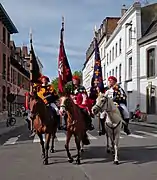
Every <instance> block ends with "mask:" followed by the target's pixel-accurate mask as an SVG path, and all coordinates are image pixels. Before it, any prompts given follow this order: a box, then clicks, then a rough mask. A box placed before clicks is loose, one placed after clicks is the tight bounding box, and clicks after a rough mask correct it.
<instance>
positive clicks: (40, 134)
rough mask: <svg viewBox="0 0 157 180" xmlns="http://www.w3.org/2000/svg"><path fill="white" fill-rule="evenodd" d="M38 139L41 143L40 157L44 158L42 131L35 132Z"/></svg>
mask: <svg viewBox="0 0 157 180" xmlns="http://www.w3.org/2000/svg"><path fill="white" fill-rule="evenodd" d="M37 134H38V136H39V139H40V144H41V148H42V155H41V156H42V158H45V147H44V140H43V135H42V133H39V132H37Z"/></svg>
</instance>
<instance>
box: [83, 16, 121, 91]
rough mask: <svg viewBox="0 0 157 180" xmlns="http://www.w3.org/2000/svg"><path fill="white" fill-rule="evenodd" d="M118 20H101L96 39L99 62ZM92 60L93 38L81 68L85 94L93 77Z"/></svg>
mask: <svg viewBox="0 0 157 180" xmlns="http://www.w3.org/2000/svg"><path fill="white" fill-rule="evenodd" d="M119 19H120V18H119V17H106V19H104V20H103V23H102V24H101V26H100V28H99V29H98V32H97V34H96V38H97V40H98V44H99V50H100V57H101V60H103V59H105V43H106V42H107V40H108V39H109V37H110V36H111V34H112V33H113V31H114V29H115V28H116V26H117V22H118V20H119ZM94 58H95V54H94V38H93V40H92V42H91V44H90V47H89V48H88V50H87V52H86V61H85V64H84V67H83V85H84V86H85V88H86V89H87V92H89V90H90V87H91V79H92V76H93V67H94V61H95V59H94ZM103 74H104V71H103ZM104 78H105V76H104Z"/></svg>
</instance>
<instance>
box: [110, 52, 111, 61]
mask: <svg viewBox="0 0 157 180" xmlns="http://www.w3.org/2000/svg"><path fill="white" fill-rule="evenodd" d="M110 63H111V50H110Z"/></svg>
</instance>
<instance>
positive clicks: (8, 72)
mask: <svg viewBox="0 0 157 180" xmlns="http://www.w3.org/2000/svg"><path fill="white" fill-rule="evenodd" d="M7 80H8V81H10V61H9V58H8V63H7Z"/></svg>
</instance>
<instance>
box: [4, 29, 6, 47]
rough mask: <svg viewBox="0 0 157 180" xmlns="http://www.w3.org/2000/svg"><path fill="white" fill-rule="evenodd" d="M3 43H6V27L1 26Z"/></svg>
mask: <svg viewBox="0 0 157 180" xmlns="http://www.w3.org/2000/svg"><path fill="white" fill-rule="evenodd" d="M3 43H4V44H6V29H5V27H3Z"/></svg>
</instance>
